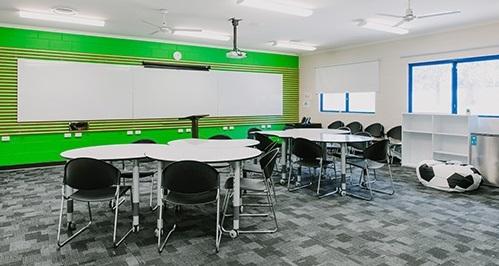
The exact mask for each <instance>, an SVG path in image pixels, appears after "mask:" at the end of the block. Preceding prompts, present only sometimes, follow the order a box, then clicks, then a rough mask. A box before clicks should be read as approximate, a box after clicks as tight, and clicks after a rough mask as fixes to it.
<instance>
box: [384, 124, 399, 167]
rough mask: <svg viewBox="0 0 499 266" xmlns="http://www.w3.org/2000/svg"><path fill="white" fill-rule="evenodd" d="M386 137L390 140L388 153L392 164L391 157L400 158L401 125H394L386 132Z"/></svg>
mask: <svg viewBox="0 0 499 266" xmlns="http://www.w3.org/2000/svg"><path fill="white" fill-rule="evenodd" d="M386 137H387V138H388V140H389V141H390V145H389V147H388V152H389V155H390V163H391V164H393V159H394V158H398V159H399V160H401V159H402V126H395V127H393V128H391V129H390V130H388V132H386Z"/></svg>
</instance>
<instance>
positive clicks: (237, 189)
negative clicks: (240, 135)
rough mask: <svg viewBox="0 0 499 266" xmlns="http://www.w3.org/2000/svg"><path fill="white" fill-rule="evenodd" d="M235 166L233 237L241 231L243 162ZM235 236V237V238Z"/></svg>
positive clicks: (234, 164)
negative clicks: (240, 212)
mask: <svg viewBox="0 0 499 266" xmlns="http://www.w3.org/2000/svg"><path fill="white" fill-rule="evenodd" d="M232 164H233V169H234V192H233V193H234V194H233V196H232V208H233V211H234V216H233V220H232V222H233V226H232V229H233V232H231V236H234V235H233V234H235V236H237V231H238V230H239V211H240V206H241V183H240V181H241V180H240V179H241V162H240V161H238V162H234V163H232ZM235 236H234V237H235Z"/></svg>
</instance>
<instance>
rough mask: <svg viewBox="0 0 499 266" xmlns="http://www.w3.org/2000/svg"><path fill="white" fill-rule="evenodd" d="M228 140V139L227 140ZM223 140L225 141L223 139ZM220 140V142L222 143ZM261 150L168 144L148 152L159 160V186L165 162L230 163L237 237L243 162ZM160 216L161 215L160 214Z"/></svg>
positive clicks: (234, 232)
mask: <svg viewBox="0 0 499 266" xmlns="http://www.w3.org/2000/svg"><path fill="white" fill-rule="evenodd" d="M226 141H227V140H226ZM222 142H223V141H222ZM222 142H220V143H222ZM260 154H261V151H260V150H257V149H255V148H248V147H229V148H227V147H220V146H219V147H217V146H211V145H208V146H190V145H168V147H167V148H165V149H153V150H149V151H147V152H146V156H147V157H148V158H150V159H154V160H157V161H158V162H159V163H158V175H157V176H158V181H157V182H158V183H157V184H158V187H161V181H162V180H161V179H162V169H163V168H164V163H165V162H176V161H183V160H194V161H200V162H205V163H230V164H231V166H232V169H233V171H234V196H233V201H232V205H233V210H234V216H233V230H232V231H231V232H230V235H231V237H236V236H237V235H238V230H239V211H240V206H241V198H240V179H241V177H242V169H241V164H242V162H243V161H245V160H250V159H253V158H256V157H258V156H260ZM160 193H161V192H160V191H158V197H157V199H158V206H159V208H162V205H163V202H161V200H160V199H161V194H160ZM158 217H159V216H158ZM162 228H163V221H161V220H160V219H159V218H158V221H157V232H161V229H162Z"/></svg>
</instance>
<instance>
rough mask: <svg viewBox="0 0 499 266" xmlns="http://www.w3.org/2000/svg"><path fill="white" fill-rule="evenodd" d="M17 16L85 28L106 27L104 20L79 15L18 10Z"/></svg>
mask: <svg viewBox="0 0 499 266" xmlns="http://www.w3.org/2000/svg"><path fill="white" fill-rule="evenodd" d="M19 16H20V17H21V18H28V19H38V20H46V21H55V22H63V23H72V24H80V25H87V26H97V27H104V25H106V22H105V21H104V20H102V19H98V18H92V17H86V16H79V15H59V14H54V13H49V12H41V11H28V10H20V11H19Z"/></svg>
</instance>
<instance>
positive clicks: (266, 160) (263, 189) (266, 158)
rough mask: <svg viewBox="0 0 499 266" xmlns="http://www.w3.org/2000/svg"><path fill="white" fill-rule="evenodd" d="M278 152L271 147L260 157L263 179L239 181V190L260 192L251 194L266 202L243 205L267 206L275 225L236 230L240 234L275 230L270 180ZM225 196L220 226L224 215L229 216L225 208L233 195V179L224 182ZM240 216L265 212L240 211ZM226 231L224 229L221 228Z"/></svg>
mask: <svg viewBox="0 0 499 266" xmlns="http://www.w3.org/2000/svg"><path fill="white" fill-rule="evenodd" d="M278 153H279V149H273V150H270V151H268V152H267V153H265V154H264V155H263V156H262V158H261V159H260V167H261V174H262V177H263V179H253V178H242V179H241V182H240V187H241V190H243V191H249V192H253V193H260V194H251V196H263V197H265V198H266V200H267V202H266V203H264V204H244V205H242V206H243V207H246V206H249V207H268V208H269V210H270V212H272V217H273V220H274V224H275V227H274V228H272V229H269V230H238V232H239V233H241V234H258V233H260V234H262V233H275V232H277V229H278V226H277V216H276V215H275V209H274V203H273V200H272V194H271V189H272V190H273V185H274V183H273V181H272V173H273V172H274V167H275V164H276V160H277V155H278ZM224 187H225V189H226V193H225V197H224V200H223V212H222V222H221V226H222V228H223V224H224V221H225V217H227V216H230V215H228V214H227V209H228V207H229V203H230V199H231V197H233V191H234V179H233V178H229V179H227V181H226V182H225V186H224ZM274 198H275V190H274ZM240 216H241V217H245V216H250V217H266V216H268V215H267V214H255V213H251V214H250V213H242V214H240ZM223 230H224V231H227V230H226V229H223Z"/></svg>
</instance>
